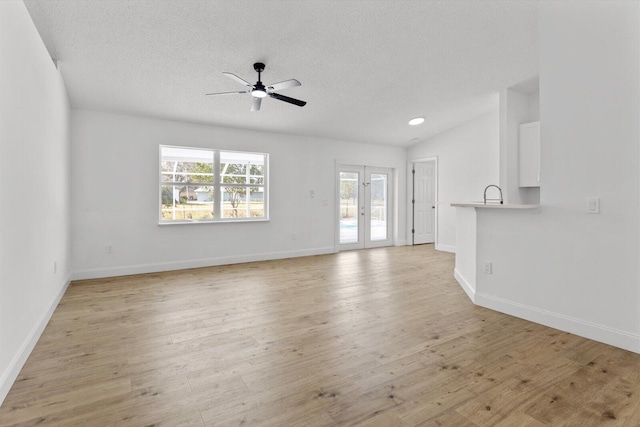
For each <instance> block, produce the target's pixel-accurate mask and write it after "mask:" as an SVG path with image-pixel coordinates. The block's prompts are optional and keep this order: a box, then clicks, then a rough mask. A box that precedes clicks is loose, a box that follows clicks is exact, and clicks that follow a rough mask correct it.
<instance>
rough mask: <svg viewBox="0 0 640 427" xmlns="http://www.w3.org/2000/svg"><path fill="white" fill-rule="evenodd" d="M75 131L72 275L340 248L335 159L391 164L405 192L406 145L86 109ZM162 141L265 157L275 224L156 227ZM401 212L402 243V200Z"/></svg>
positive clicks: (399, 238) (75, 113)
mask: <svg viewBox="0 0 640 427" xmlns="http://www.w3.org/2000/svg"><path fill="white" fill-rule="evenodd" d="M71 133H72V156H73V157H72V193H73V196H72V223H73V232H72V241H73V244H72V246H73V268H74V273H75V276H74V277H76V278H89V277H101V276H113V275H118V274H131V273H140V272H148V271H160V270H168V269H175V268H186V267H196V266H205V265H216V264H222V263H231V262H242V261H250V260H261V259H269V258H280V257H292V256H301V255H309V254H318V253H327V252H334V251H335V246H334V231H335V228H334V227H335V223H336V219H337V218H336V215H337V213H336V212H337V211H336V210H335V208H334V205H335V194H336V193H335V173H336V172H335V170H336V168H335V165H336V161H338V162H341V163H345V164H359V165H367V166H382V167H390V168H395V169H396V172H397V174H396V175H397V177H400V180H398V179H396V181H395V182H396V186H397V187H398V188H397V191H396V198H398V200H401V201H404V200H405V196H406V195H405V178H404V177H405V175H406V150H405V149H404V148H396V147H384V146H377V145H369V144H360V143H351V142H345V141H335V140H327V139H318V138H310V137H302V136H291V135H282V134H276V133H264V132H253V131H246V130H238V129H230V128H222V127H213V126H204V125H198V124H192V123H181V122H172V121H166V120H157V119H148V118H140V117H133V116H127V115H116V114H108V113H101V112H95V111H86V110H72V118H71ZM160 144H169V145H183V146H193V147H212V148H222V149H230V150H246V151H255V152H267V153H269V155H270V171H269V178H270V218H271V219H270V221H268V222H254V223H217V224H216V223H214V224H211V223H209V224H186V225H162V226H160V225H158V145H160ZM311 190H314V191H315V197H314V198H311V197H310V191H311ZM325 201H326V205H325V204H324V202H325ZM396 218H397V219H398V221H397V224H396V226H395V227H394V230H395V232H396V239H395V241H396V244H405V242H406V234H405V233H406V232H405V228H406V224H405V218H406V208H405V207H404V203H400V204H399V212H398V215H396ZM294 234H295V235H296V239H295V240H293V239H292V236H293V235H294ZM107 244H108V245H112V246H113V248H114V253H113V254H107V253H105V246H106V245H107Z"/></svg>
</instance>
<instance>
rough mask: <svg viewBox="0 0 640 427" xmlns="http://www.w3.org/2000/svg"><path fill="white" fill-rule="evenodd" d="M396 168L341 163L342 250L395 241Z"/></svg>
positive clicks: (339, 169)
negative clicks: (392, 226) (393, 173)
mask: <svg viewBox="0 0 640 427" xmlns="http://www.w3.org/2000/svg"><path fill="white" fill-rule="evenodd" d="M391 180H392V170H391V169H387V168H373V167H369V166H346V165H341V166H339V167H338V191H339V194H338V209H337V210H338V215H339V230H338V241H339V248H340V250H349V249H364V248H374V247H378V246H390V245H391V244H393V236H392V233H391V223H392V218H391V200H392V194H391V191H392V188H393V186H392V182H391Z"/></svg>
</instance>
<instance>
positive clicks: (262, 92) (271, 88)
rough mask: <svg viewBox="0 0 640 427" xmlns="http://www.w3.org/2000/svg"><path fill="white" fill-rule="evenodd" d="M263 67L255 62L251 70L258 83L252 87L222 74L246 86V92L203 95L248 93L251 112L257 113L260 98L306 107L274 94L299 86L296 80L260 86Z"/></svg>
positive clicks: (220, 93) (301, 102) (231, 74)
mask: <svg viewBox="0 0 640 427" xmlns="http://www.w3.org/2000/svg"><path fill="white" fill-rule="evenodd" d="M264 67H265V65H264V64H263V63H262V62H256V63H255V64H253V69H254V70H256V72H257V73H258V81H257V82H256V84H254V85H252V84H251V83H249V82H248V81H246V80H244V79H242V78H240V77H238V76H236V75H235V74H233V73H228V72H224V73H222V74H224V75H225V76H227V77H229V78H230V79H231V80H234V81H236V82H238V83H240V84H241V85H243V86H246V87H247V88H248V90H244V91H240V92H215V93H207V94H205V95H233V94H237V93H250V94H251V96H252V97H253V102H252V104H251V111H259V110H260V105H261V103H262V98H266V97H267V96H269V97H270V98H273V99H277V100H278V101H284V102H287V103H289V104H293V105H297V106H298V107H304V106H305V105H306V102H305V101H301V100H299V99H295V98H290V97H288V96H284V95H280V94H279V93H276V91H277V90H282V89H288V88H291V87H296V86H300V82H299V81H298V80H296V79H290V80H285V81H283V82H280V83H274V84H272V85H267V86H265V85H264V84H262V81H261V75H262V72H263V71H264Z"/></svg>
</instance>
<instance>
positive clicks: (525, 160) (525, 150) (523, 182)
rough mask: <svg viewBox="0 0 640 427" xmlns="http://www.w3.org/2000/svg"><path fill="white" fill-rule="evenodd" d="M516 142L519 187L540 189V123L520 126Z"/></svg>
mask: <svg viewBox="0 0 640 427" xmlns="http://www.w3.org/2000/svg"><path fill="white" fill-rule="evenodd" d="M518 141H519V143H518V159H519V161H518V170H519V178H520V180H519V182H520V187H540V122H531V123H523V124H521V125H520V131H519V138H518Z"/></svg>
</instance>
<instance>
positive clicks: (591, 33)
mask: <svg viewBox="0 0 640 427" xmlns="http://www.w3.org/2000/svg"><path fill="white" fill-rule="evenodd" d="M639 7H640V4H639V3H637V2H584V3H580V2H543V3H541V5H540V10H541V12H540V20H539V25H540V31H539V34H540V43H539V48H540V122H541V145H542V165H541V166H542V169H541V175H542V178H543V180H542V185H543V187H542V191H541V194H540V196H541V204H542V210H541V213H540V214H535V213H525V212H495V211H491V212H489V210H486V209H485V210H482V212H478V214H477V220H478V259H477V260H478V264H481V263H482V261H492V262H493V274H492V275H484V274H482V272H481V271H480V267H477V294H476V301H477V302H478V303H479V304H481V305H484V306H487V307H491V308H495V309H498V310H500V311H504V312H507V313H510V314H514V315H516V316H520V317H523V318H526V319H529V320H533V321H537V322H540V323H544V324H547V325H550V326H553V327H556V328H559V329H563V330H566V331H570V332H574V333H577V334H580V335H583V336H586V337H589V338H592V339H596V340H600V341H604V342H607V343H610V344H613V345H616V346H619V347H623V348H627V349H630V350H633V351H636V352H640V274H639V264H638V259H639V256H640V249H639V244H640V235H639V232H640V227H639V225H640V211H639V205H640V197H639V190H640V188H639V179H640V165H639V154H640V150H639V144H640V124H639V117H640V84H639V83H640V82H639V79H638V75H639V73H640V49H639V47H640V46H639V44H640V32H639V26H640V25H639V22H640V19H639V16H640V14H639V11H638V8H639ZM589 197H599V198H600V200H601V213H600V214H599V215H589V214H587V213H586V208H587V198H589Z"/></svg>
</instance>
